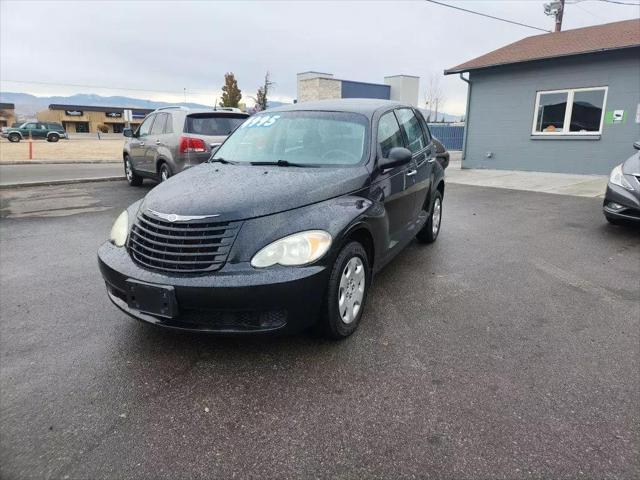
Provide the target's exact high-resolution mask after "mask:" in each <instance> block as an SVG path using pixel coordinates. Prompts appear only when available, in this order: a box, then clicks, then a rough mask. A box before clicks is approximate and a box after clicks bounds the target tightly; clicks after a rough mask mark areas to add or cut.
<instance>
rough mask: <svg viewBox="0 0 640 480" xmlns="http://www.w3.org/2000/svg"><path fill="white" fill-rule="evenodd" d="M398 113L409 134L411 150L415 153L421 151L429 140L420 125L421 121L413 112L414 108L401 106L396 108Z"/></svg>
mask: <svg viewBox="0 0 640 480" xmlns="http://www.w3.org/2000/svg"><path fill="white" fill-rule="evenodd" d="M396 114H397V115H398V121H399V122H400V125H401V126H402V128H403V129H404V133H405V134H406V135H407V140H408V141H409V150H411V151H412V152H413V153H416V152H419V151H420V150H422V149H423V148H424V147H426V146H427V142H426V140H425V138H424V132H423V131H422V127H421V126H420V122H419V121H418V119H417V118H416V116H415V115H414V113H413V110H410V109H408V108H400V109H398V110H396Z"/></svg>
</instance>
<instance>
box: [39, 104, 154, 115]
mask: <svg viewBox="0 0 640 480" xmlns="http://www.w3.org/2000/svg"><path fill="white" fill-rule="evenodd" d="M49 110H87V111H90V112H115V111H124V110H131V111H135V112H148V113H151V112H153V111H154V110H156V109H155V108H142V107H104V106H96V105H65V104H61V103H52V104H50V105H49Z"/></svg>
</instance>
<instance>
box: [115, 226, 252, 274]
mask: <svg viewBox="0 0 640 480" xmlns="http://www.w3.org/2000/svg"><path fill="white" fill-rule="evenodd" d="M239 227H240V224H239V222H211V221H207V220H204V221H188V222H168V221H166V220H163V219H160V218H158V217H155V216H153V215H151V214H148V213H138V215H137V217H136V220H135V222H134V224H133V227H132V228H131V233H130V234H129V241H128V244H127V245H128V248H129V254H130V255H131V258H133V260H134V261H135V262H137V263H138V264H140V265H142V266H143V267H147V268H150V269H153V270H161V271H165V272H174V273H205V272H211V271H215V270H218V269H220V268H222V266H223V265H224V263H225V262H226V260H227V255H229V250H230V249H231V245H233V241H234V240H235V238H236V235H237V234H238V229H239Z"/></svg>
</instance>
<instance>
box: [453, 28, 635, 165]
mask: <svg viewBox="0 0 640 480" xmlns="http://www.w3.org/2000/svg"><path fill="white" fill-rule="evenodd" d="M466 72H468V77H467V78H465V77H464V75H463V74H464V73H466ZM445 74H447V75H450V74H459V75H460V77H461V78H462V79H463V80H465V81H466V82H468V98H467V113H466V119H467V124H466V131H465V142H464V147H463V168H493V169H509V170H531V171H545V172H562V173H582V174H608V173H609V172H610V170H611V169H612V168H613V167H614V166H615V165H617V164H619V163H621V162H622V161H623V160H625V159H626V158H627V157H629V156H630V155H631V154H632V153H633V151H634V150H633V142H634V141H636V140H639V139H640V20H638V19H635V20H628V21H622V22H615V23H609V24H605V25H597V26H593V27H586V28H579V29H575V30H567V31H564V32H557V33H548V34H543V35H536V36H533V37H528V38H525V39H523V40H520V41H518V42H515V43H513V44H511V45H507V46H506V47H503V48H500V49H498V50H495V51H493V52H490V53H488V54H486V55H483V56H481V57H478V58H475V59H473V60H470V61H468V62H465V63H463V64H461V65H458V66H456V67H453V68H450V69H448V70H446V71H445Z"/></svg>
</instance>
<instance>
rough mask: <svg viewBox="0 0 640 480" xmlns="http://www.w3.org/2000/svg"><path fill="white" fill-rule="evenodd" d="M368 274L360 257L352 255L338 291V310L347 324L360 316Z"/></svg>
mask: <svg viewBox="0 0 640 480" xmlns="http://www.w3.org/2000/svg"><path fill="white" fill-rule="evenodd" d="M365 286H366V276H365V272H364V265H363V263H362V260H361V259H360V257H352V258H351V259H350V260H349V261H348V262H347V264H346V266H345V267H344V270H343V271H342V276H341V277H340V287H339V291H338V311H339V312H340V318H342V321H343V322H344V323H346V324H349V323H351V322H353V321H354V320H355V319H356V318H357V317H358V312H360V309H361V308H362V301H363V300H364V289H365Z"/></svg>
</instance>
